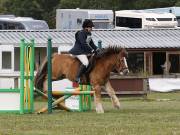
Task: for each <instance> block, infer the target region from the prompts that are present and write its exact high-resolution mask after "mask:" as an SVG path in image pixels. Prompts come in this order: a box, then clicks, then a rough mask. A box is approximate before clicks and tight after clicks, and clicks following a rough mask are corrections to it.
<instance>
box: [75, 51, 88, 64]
mask: <svg viewBox="0 0 180 135" xmlns="http://www.w3.org/2000/svg"><path fill="white" fill-rule="evenodd" d="M76 57H77V58H78V59H79V60H80V61H81V63H82V64H83V65H85V66H86V67H87V66H88V65H89V60H88V58H87V56H86V55H84V54H82V55H76Z"/></svg>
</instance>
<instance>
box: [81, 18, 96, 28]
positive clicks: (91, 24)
mask: <svg viewBox="0 0 180 135" xmlns="http://www.w3.org/2000/svg"><path fill="white" fill-rule="evenodd" d="M82 27H83V28H87V27H91V28H92V27H94V24H93V22H92V21H91V20H90V19H85V20H84V22H83V25H82Z"/></svg>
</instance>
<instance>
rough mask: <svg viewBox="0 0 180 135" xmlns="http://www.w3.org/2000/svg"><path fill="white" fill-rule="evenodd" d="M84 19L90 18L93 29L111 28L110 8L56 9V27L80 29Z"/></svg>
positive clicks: (111, 15)
mask: <svg viewBox="0 0 180 135" xmlns="http://www.w3.org/2000/svg"><path fill="white" fill-rule="evenodd" d="M85 19H91V20H92V21H93V23H94V25H95V26H94V28H95V29H112V28H113V11H112V10H91V9H57V10H56V29H60V30H64V29H81V27H82V23H83V21H84V20H85Z"/></svg>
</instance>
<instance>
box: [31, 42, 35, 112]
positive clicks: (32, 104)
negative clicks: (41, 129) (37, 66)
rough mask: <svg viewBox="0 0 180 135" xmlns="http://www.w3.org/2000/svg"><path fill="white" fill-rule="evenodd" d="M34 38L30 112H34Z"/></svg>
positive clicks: (33, 44)
mask: <svg viewBox="0 0 180 135" xmlns="http://www.w3.org/2000/svg"><path fill="white" fill-rule="evenodd" d="M34 46H35V43H34V39H32V40H31V46H30V47H31V58H30V76H31V77H30V106H31V107H30V112H34Z"/></svg>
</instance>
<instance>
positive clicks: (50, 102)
mask: <svg viewBox="0 0 180 135" xmlns="http://www.w3.org/2000/svg"><path fill="white" fill-rule="evenodd" d="M51 49H52V42H51V38H48V45H47V59H48V67H47V69H48V113H52V62H51V54H52V50H51Z"/></svg>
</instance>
